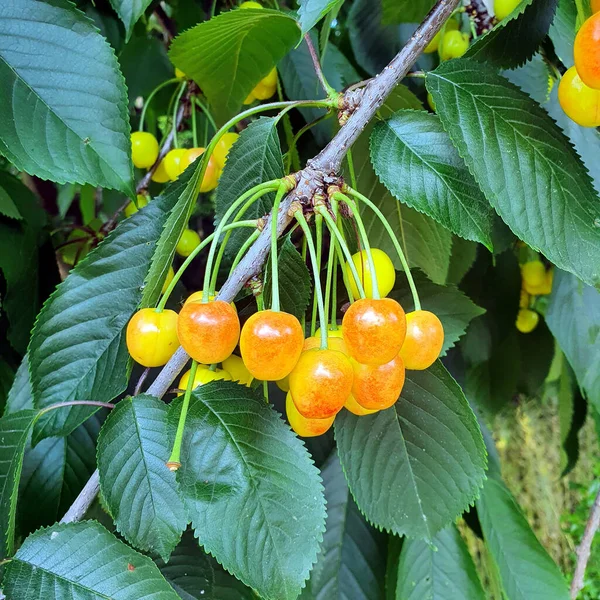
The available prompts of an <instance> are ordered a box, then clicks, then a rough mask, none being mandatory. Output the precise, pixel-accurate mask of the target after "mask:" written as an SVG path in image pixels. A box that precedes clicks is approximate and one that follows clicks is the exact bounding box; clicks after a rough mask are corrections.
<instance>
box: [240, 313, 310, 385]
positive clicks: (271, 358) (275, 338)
mask: <svg viewBox="0 0 600 600" xmlns="http://www.w3.org/2000/svg"><path fill="white" fill-rule="evenodd" d="M303 345H304V332H303V331H302V326H301V325H300V321H298V319H297V318H296V317H295V316H294V315H291V314H289V313H286V312H279V311H272V310H261V311H260V312H257V313H254V314H253V315H252V316H251V317H250V318H249V319H248V320H247V321H246V322H245V323H244V327H243V328H242V334H241V336H240V350H241V353H242V359H243V361H244V364H245V365H246V367H247V368H248V371H250V373H252V375H253V376H254V377H255V378H256V379H261V380H262V381H277V380H279V379H283V378H284V377H285V376H286V375H289V374H290V372H291V370H292V369H293V368H294V367H295V366H296V363H297V362H298V358H299V357H300V353H301V352H302V346H303Z"/></svg>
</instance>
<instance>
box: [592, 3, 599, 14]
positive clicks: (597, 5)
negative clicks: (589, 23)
mask: <svg viewBox="0 0 600 600" xmlns="http://www.w3.org/2000/svg"><path fill="white" fill-rule="evenodd" d="M590 5H591V9H592V12H593V13H597V12H600V0H592V1H591V2H590Z"/></svg>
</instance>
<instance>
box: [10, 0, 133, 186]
mask: <svg viewBox="0 0 600 600" xmlns="http://www.w3.org/2000/svg"><path fill="white" fill-rule="evenodd" d="M0 38H1V39H2V40H3V44H2V45H0V104H2V106H3V107H4V108H3V110H2V113H1V114H0V153H2V154H4V155H5V156H6V157H7V158H8V159H9V160H10V161H11V162H12V163H13V164H14V165H15V166H16V167H17V169H19V170H20V171H25V172H27V173H29V174H31V175H37V176H38V177H41V178H43V179H51V180H52V181H57V182H58V183H65V182H67V181H71V182H76V183H90V184H92V185H94V186H102V187H106V188H113V189H117V190H120V191H121V192H124V193H125V194H128V195H130V196H133V195H134V189H133V170H132V164H131V144H130V141H129V119H128V115H127V94H126V90H125V84H124V81H123V76H122V75H121V72H120V71H119V67H118V64H117V60H116V58H115V55H114V52H113V51H112V49H111V48H110V46H109V45H108V43H107V42H106V40H105V39H104V38H103V37H102V36H101V35H100V34H99V33H98V32H97V30H96V29H95V27H94V25H93V24H92V22H91V21H90V20H89V19H88V18H86V17H85V16H84V15H83V14H82V13H81V12H79V11H78V10H76V9H75V8H74V7H73V5H72V4H71V3H69V2H67V1H66V0H53V1H52V2H51V3H48V2H42V1H41V0H19V2H14V1H9V2H3V3H2V5H1V6H0ZM32 56H35V57H36V60H35V64H33V63H32V62H31V57H32ZM58 65H60V67H59V66H58Z"/></svg>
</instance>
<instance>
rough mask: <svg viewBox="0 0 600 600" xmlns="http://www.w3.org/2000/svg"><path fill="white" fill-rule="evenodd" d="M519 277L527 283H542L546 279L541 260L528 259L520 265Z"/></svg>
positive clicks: (544, 268)
mask: <svg viewBox="0 0 600 600" xmlns="http://www.w3.org/2000/svg"><path fill="white" fill-rule="evenodd" d="M521 277H522V278H523V282H524V283H527V284H529V285H542V283H544V280H545V279H546V267H544V263H543V262H542V261H541V260H530V261H529V262H526V263H525V264H523V265H522V266H521Z"/></svg>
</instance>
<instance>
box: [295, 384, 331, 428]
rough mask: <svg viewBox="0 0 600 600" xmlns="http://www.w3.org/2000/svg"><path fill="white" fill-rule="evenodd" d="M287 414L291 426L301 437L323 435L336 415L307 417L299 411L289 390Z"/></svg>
mask: <svg viewBox="0 0 600 600" xmlns="http://www.w3.org/2000/svg"><path fill="white" fill-rule="evenodd" d="M285 414H286V415H287V420H288V421H289V423H290V427H291V428H292V429H293V430H294V431H295V432H296V433H297V434H298V435H299V436H300V437H315V436H317V435H323V434H324V433H325V432H326V431H328V430H329V429H330V428H331V426H332V425H333V420H334V419H335V416H333V417H329V418H328V419H307V418H306V417H304V416H302V415H301V414H300V413H299V412H298V409H297V408H296V405H295V404H294V401H293V400H292V395H291V394H290V393H289V392H288V394H287V396H286V398H285Z"/></svg>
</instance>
